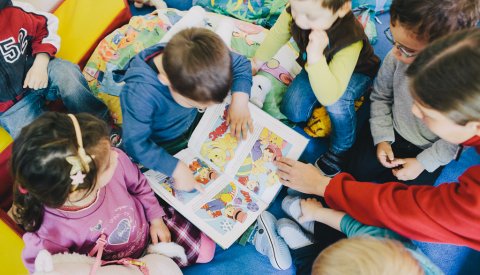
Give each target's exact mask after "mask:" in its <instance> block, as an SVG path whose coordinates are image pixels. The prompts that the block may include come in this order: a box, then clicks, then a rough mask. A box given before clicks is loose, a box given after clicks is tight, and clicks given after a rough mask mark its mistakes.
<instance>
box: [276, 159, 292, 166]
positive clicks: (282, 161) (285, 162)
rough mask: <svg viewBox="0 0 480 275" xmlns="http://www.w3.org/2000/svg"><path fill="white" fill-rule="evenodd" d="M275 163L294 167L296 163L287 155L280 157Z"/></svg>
mask: <svg viewBox="0 0 480 275" xmlns="http://www.w3.org/2000/svg"><path fill="white" fill-rule="evenodd" d="M275 164H276V165H277V167H278V166H279V165H282V164H283V165H287V166H290V167H293V166H294V165H295V161H294V160H292V159H289V158H285V157H278V158H277V159H276V161H275ZM283 165H282V167H283Z"/></svg>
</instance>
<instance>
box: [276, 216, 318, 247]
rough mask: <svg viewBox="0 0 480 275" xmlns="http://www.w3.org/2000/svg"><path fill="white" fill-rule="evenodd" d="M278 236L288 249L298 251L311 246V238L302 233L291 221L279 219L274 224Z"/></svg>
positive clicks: (309, 235)
mask: <svg viewBox="0 0 480 275" xmlns="http://www.w3.org/2000/svg"><path fill="white" fill-rule="evenodd" d="M276 225H277V230H278V234H279V235H280V236H281V237H282V238H283V239H284V240H285V242H286V243H287V245H288V247H290V249H298V248H302V247H305V246H307V245H311V244H313V236H312V235H311V234H308V233H305V232H303V231H302V229H301V228H300V226H298V224H297V223H295V222H294V221H292V220H289V219H285V218H284V219H280V220H278V221H277V223H276Z"/></svg>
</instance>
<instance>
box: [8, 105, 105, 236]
mask: <svg viewBox="0 0 480 275" xmlns="http://www.w3.org/2000/svg"><path fill="white" fill-rule="evenodd" d="M75 117H76V118H77V120H78V123H79V124H80V128H81V131H82V139H83V145H84V148H85V150H86V152H87V154H89V155H90V154H92V152H93V150H95V149H97V148H95V147H96V146H97V145H98V144H99V142H100V141H102V140H104V139H106V140H108V135H107V126H106V124H105V122H103V121H101V120H99V119H98V118H96V117H94V116H92V115H90V114H77V115H75ZM77 152H78V144H77V139H76V134H75V128H74V126H73V123H72V120H71V118H69V117H68V116H67V115H66V114H61V113H54V112H47V113H44V114H43V115H41V116H40V117H39V118H37V119H36V120H35V121H34V122H32V123H31V124H30V125H28V126H26V127H24V128H23V129H22V131H21V133H20V135H19V136H18V137H17V138H16V139H15V141H14V143H13V151H12V158H11V169H12V175H13V178H14V181H15V185H14V189H13V192H14V205H15V208H14V218H15V220H16V221H17V222H19V223H20V224H21V225H22V226H23V227H24V228H25V230H26V231H36V230H37V229H38V228H39V227H40V225H41V224H42V220H43V213H44V207H45V206H46V207H51V208H58V207H61V206H62V205H64V204H65V202H66V201H67V199H68V195H69V194H70V193H71V191H72V184H71V183H72V179H71V178H70V170H71V168H72V165H71V164H69V163H68V162H67V160H66V157H67V156H76V155H77ZM95 162H96V161H92V162H91V163H90V172H89V173H87V175H86V177H85V179H84V183H82V184H79V185H78V187H77V188H76V190H80V189H83V190H86V191H87V192H86V194H85V196H86V195H88V194H89V193H90V192H91V190H93V188H94V187H95V182H96V176H97V168H96V165H95ZM19 187H20V188H23V189H25V190H26V191H27V193H26V194H22V193H21V192H20V191H19Z"/></svg>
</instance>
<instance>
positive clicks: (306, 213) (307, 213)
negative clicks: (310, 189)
mask: <svg viewBox="0 0 480 275" xmlns="http://www.w3.org/2000/svg"><path fill="white" fill-rule="evenodd" d="M300 207H301V208H302V215H301V216H300V217H299V218H298V221H299V222H300V223H304V222H309V221H316V220H317V218H316V217H317V216H318V211H319V210H320V211H321V209H323V205H322V203H320V202H319V201H317V199H314V198H308V199H303V200H301V201H300Z"/></svg>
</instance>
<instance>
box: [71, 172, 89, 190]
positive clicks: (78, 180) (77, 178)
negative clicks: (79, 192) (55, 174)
mask: <svg viewBox="0 0 480 275" xmlns="http://www.w3.org/2000/svg"><path fill="white" fill-rule="evenodd" d="M86 176H87V175H86V174H84V173H82V172H81V171H78V172H77V173H76V174H75V175H72V176H70V178H71V179H72V185H73V186H74V187H73V188H74V190H75V189H76V188H77V186H78V185H79V184H82V183H83V179H84V178H85V177H86Z"/></svg>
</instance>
